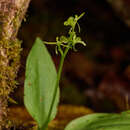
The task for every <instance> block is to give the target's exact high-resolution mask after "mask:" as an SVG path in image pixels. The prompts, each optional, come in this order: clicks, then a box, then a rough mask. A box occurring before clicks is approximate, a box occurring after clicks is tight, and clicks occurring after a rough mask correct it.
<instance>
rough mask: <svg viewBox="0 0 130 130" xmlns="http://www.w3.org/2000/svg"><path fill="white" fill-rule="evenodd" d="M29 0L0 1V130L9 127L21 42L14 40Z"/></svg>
mask: <svg viewBox="0 0 130 130" xmlns="http://www.w3.org/2000/svg"><path fill="white" fill-rule="evenodd" d="M29 2H30V0H0V130H1V129H3V128H5V127H9V124H10V123H9V121H8V118H7V115H8V111H7V110H8V109H7V105H8V98H9V94H10V93H11V92H12V91H13V89H14V88H15V87H16V85H17V81H16V77H17V72H18V69H19V66H20V52H21V42H20V41H19V40H18V39H17V38H16V36H17V32H18V29H19V27H20V25H21V22H22V20H23V18H24V16H25V13H26V10H27V8H28V5H29Z"/></svg>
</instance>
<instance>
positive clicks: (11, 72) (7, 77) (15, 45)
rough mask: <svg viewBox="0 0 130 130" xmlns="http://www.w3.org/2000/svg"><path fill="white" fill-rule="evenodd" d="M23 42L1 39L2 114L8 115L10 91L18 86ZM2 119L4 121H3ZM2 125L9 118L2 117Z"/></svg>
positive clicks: (0, 82)
mask: <svg viewBox="0 0 130 130" xmlns="http://www.w3.org/2000/svg"><path fill="white" fill-rule="evenodd" d="M20 52H21V42H20V41H19V40H18V39H15V40H13V41H10V40H6V39H2V40H1V41H0V102H1V103H2V106H1V108H0V110H1V112H0V114H1V115H2V116H3V115H5V116H6V113H7V109H6V108H7V100H8V98H9V94H10V92H12V91H13V89H14V88H15V87H16V86H17V85H16V84H17V82H16V80H15V79H16V76H17V72H18V69H19V66H20ZM3 117H4V116H3ZM1 121H2V122H1ZM1 121H0V125H1V124H3V125H4V123H5V122H6V126H7V124H8V123H7V120H6V118H5V119H2V120H1Z"/></svg>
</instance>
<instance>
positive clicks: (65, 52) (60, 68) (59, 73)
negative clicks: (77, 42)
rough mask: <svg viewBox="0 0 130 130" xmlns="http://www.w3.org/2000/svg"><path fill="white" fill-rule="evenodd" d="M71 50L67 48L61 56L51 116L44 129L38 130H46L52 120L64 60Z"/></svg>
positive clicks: (50, 111)
mask: <svg viewBox="0 0 130 130" xmlns="http://www.w3.org/2000/svg"><path fill="white" fill-rule="evenodd" d="M69 49H70V48H69V47H67V48H66V49H65V51H64V53H63V54H62V55H61V60H60V64H59V69H58V73H57V81H56V85H55V88H54V94H53V99H52V103H51V107H50V110H49V114H48V117H47V121H46V123H45V125H44V126H43V127H42V128H38V130H46V128H47V126H48V123H49V118H50V116H51V113H52V109H53V105H54V103H55V99H56V95H57V90H58V87H59V82H60V78H61V73H62V68H63V63H64V59H65V57H66V55H67V53H68V51H69Z"/></svg>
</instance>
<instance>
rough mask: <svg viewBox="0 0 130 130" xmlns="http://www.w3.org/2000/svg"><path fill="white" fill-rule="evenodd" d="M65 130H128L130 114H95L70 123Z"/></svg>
mask: <svg viewBox="0 0 130 130" xmlns="http://www.w3.org/2000/svg"><path fill="white" fill-rule="evenodd" d="M65 130H130V113H129V112H123V113H121V114H107V113H96V114H90V115H86V116H83V117H80V118H78V119H75V120H73V121H72V122H70V123H69V124H68V125H67V127H66V128H65Z"/></svg>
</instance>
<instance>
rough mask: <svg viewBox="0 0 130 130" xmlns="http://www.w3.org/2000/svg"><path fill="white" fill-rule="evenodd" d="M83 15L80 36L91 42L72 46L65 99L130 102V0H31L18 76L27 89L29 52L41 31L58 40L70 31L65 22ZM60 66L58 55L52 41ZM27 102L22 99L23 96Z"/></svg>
mask: <svg viewBox="0 0 130 130" xmlns="http://www.w3.org/2000/svg"><path fill="white" fill-rule="evenodd" d="M82 12H85V16H84V17H83V18H82V19H81V20H80V21H79V24H80V26H81V33H80V34H79V36H80V37H81V38H82V39H83V40H84V41H85V42H86V43H87V46H86V47H83V46H77V48H78V51H77V52H73V51H71V52H70V53H69V54H68V56H67V58H66V60H65V64H64V68H63V75H62V79H61V83H60V88H61V101H60V103H61V104H74V105H85V106H87V107H89V108H91V109H93V110H94V111H97V112H119V111H122V110H126V109H128V108H129V104H130V1H129V0H102V1H99V0H32V2H31V4H30V7H29V10H28V12H27V15H26V20H25V22H23V23H22V26H21V29H20V31H19V38H20V39H22V41H23V44H22V46H23V51H22V59H21V63H22V66H21V69H20V72H19V75H20V78H19V82H20V85H21V86H22V87H21V88H19V90H18V93H17V94H19V92H20V93H21V89H23V81H24V70H25V61H26V56H27V54H28V52H29V50H30V48H31V47H32V44H33V42H34V40H35V38H36V37H37V36H39V37H41V38H42V39H43V40H44V41H55V38H56V36H60V35H62V34H67V31H68V28H67V29H66V28H65V27H64V26H63V22H64V21H65V20H66V19H67V18H68V17H70V16H73V15H75V14H77V15H80V14H81V13H82ZM48 49H49V51H50V52H51V54H52V57H53V60H54V62H55V64H56V67H57V66H58V63H59V56H57V55H56V54H55V46H48ZM19 102H22V99H19Z"/></svg>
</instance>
